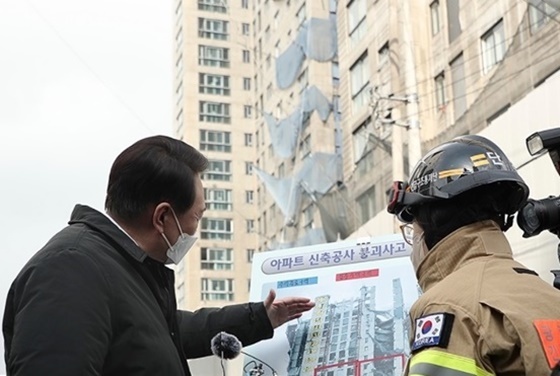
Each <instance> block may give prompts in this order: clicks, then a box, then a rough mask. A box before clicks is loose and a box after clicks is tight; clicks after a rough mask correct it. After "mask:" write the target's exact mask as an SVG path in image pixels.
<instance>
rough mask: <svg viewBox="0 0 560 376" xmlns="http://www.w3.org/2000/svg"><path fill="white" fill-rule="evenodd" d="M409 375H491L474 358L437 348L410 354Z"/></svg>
mask: <svg viewBox="0 0 560 376" xmlns="http://www.w3.org/2000/svg"><path fill="white" fill-rule="evenodd" d="M408 374H409V376H428V375H429V376H472V375H475V376H492V375H493V373H490V372H488V371H485V370H483V369H482V368H480V367H478V366H477V365H476V362H475V361H474V359H469V358H465V357H462V356H458V355H454V354H449V353H446V352H443V351H438V350H432V349H428V350H424V351H420V352H419V353H418V354H415V355H413V356H412V359H411V360H410V371H409V373H408Z"/></svg>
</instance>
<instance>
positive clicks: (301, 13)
mask: <svg viewBox="0 0 560 376" xmlns="http://www.w3.org/2000/svg"><path fill="white" fill-rule="evenodd" d="M296 18H297V20H298V26H297V28H298V29H299V28H300V26H301V25H303V23H304V22H305V19H306V18H307V11H306V9H305V2H304V3H303V5H302V6H301V7H300V8H299V9H298V11H297V12H296Z"/></svg>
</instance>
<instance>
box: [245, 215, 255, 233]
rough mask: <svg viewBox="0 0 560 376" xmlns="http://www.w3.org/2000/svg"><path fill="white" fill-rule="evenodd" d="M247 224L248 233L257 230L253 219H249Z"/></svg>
mask: <svg viewBox="0 0 560 376" xmlns="http://www.w3.org/2000/svg"><path fill="white" fill-rule="evenodd" d="M245 226H246V230H247V233H248V234H250V233H252V232H255V221H254V220H253V219H247V220H246V221H245Z"/></svg>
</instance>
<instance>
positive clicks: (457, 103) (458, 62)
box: [449, 53, 467, 120]
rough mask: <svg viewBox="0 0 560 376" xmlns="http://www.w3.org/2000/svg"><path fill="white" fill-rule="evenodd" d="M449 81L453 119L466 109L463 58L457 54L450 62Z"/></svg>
mask: <svg viewBox="0 0 560 376" xmlns="http://www.w3.org/2000/svg"><path fill="white" fill-rule="evenodd" d="M449 67H450V69H451V81H452V88H453V114H454V117H455V120H457V119H458V118H459V117H460V116H461V115H463V114H464V113H465V111H466V110H467V85H466V83H465V59H464V58H463V54H462V53H461V54H459V56H457V57H456V58H455V59H453V61H451V63H449Z"/></svg>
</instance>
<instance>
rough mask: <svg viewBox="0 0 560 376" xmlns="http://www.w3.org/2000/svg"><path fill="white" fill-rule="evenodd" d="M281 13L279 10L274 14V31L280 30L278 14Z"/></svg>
mask: <svg viewBox="0 0 560 376" xmlns="http://www.w3.org/2000/svg"><path fill="white" fill-rule="evenodd" d="M279 13H280V11H279V10H277V11H276V13H274V19H273V20H272V27H273V28H274V30H277V29H278V14H279Z"/></svg>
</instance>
